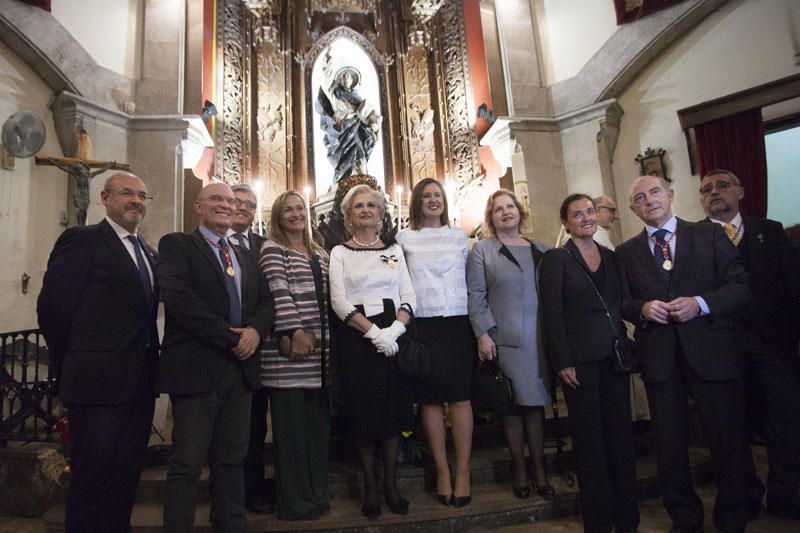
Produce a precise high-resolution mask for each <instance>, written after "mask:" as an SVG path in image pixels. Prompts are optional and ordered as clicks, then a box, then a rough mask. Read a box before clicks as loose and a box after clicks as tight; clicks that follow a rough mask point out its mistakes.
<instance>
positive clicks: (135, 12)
mask: <svg viewBox="0 0 800 533" xmlns="http://www.w3.org/2000/svg"><path fill="white" fill-rule="evenodd" d="M51 9H52V10H51V13H52V14H53V17H55V18H56V20H58V21H59V22H60V23H61V24H62V25H63V26H64V28H66V29H67V31H69V32H70V33H71V34H72V35H73V36H74V37H75V39H76V40H77V41H78V42H79V43H80V44H81V46H83V48H85V49H86V51H87V52H88V53H89V54H90V55H91V56H92V57H93V58H94V60H95V61H97V64H98V65H101V66H103V67H105V68H107V69H109V70H112V71H114V72H116V73H118V74H122V75H123V76H127V77H129V78H134V79H136V78H138V77H139V75H140V71H141V49H142V23H143V19H144V17H143V10H144V0H80V2H76V1H75V0H52V2H51Z"/></svg>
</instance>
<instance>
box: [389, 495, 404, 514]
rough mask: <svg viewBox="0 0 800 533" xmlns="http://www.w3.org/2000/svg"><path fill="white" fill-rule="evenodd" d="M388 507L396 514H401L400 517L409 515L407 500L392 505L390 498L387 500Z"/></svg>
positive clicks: (401, 499) (402, 499)
mask: <svg viewBox="0 0 800 533" xmlns="http://www.w3.org/2000/svg"><path fill="white" fill-rule="evenodd" d="M386 505H388V506H389V510H390V511H392V512H393V513H394V514H399V515H407V514H408V500H406V499H405V498H400V500H398V501H397V502H395V503H392V501H391V500H390V499H389V498H386Z"/></svg>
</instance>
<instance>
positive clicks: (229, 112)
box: [214, 0, 244, 183]
mask: <svg viewBox="0 0 800 533" xmlns="http://www.w3.org/2000/svg"><path fill="white" fill-rule="evenodd" d="M243 9H244V5H243V4H242V2H241V1H240V0H223V1H221V2H219V4H218V8H217V19H218V20H221V21H222V24H219V25H218V27H217V40H218V42H220V43H222V56H223V67H222V87H221V91H220V92H221V93H222V104H221V107H222V110H221V112H220V114H219V115H218V116H217V128H216V132H215V134H216V135H215V137H216V138H215V139H214V142H215V144H216V145H217V151H216V160H215V168H216V169H217V170H216V172H217V175H218V177H220V178H221V179H222V180H223V181H225V182H226V183H239V182H241V181H242V160H243V151H244V146H243V131H244V128H243V116H244V114H243V111H244V105H243V100H244V71H243V64H242V63H243V55H242V48H243V47H242V42H243V38H244V24H243V14H244V13H243Z"/></svg>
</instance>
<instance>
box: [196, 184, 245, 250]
mask: <svg viewBox="0 0 800 533" xmlns="http://www.w3.org/2000/svg"><path fill="white" fill-rule="evenodd" d="M235 205H236V198H235V197H234V196H233V191H232V190H231V188H230V186H229V185H228V184H227V183H210V184H208V185H206V186H205V187H203V188H202V189H201V190H200V194H198V195H197V200H195V202H194V209H195V212H196V213H197V214H198V215H200V225H201V226H203V227H205V228H208V229H210V230H211V231H213V232H214V233H216V234H217V235H219V236H220V237H222V236H224V235H225V234H226V233H227V232H228V230H229V229H230V227H231V224H232V223H233V213H234V210H235Z"/></svg>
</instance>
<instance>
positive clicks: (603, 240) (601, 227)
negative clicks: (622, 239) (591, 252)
mask: <svg viewBox="0 0 800 533" xmlns="http://www.w3.org/2000/svg"><path fill="white" fill-rule="evenodd" d="M594 205H595V206H597V231H596V232H595V234H594V240H595V241H596V242H598V243H599V244H602V245H603V246H605V247H606V248H608V249H609V250H613V249H614V245H613V244H612V243H611V235H610V234H609V231H611V228H612V227H613V226H614V223H615V222H616V221H617V218H618V217H617V202H615V201H614V200H613V199H612V198H611V197H610V196H598V197H597V198H595V199H594Z"/></svg>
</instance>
